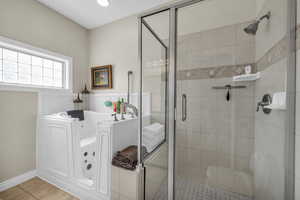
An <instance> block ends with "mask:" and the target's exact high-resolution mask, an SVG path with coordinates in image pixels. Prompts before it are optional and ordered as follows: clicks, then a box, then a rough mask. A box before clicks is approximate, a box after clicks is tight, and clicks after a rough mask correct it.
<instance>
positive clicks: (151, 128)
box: [144, 123, 164, 134]
mask: <svg viewBox="0 0 300 200" xmlns="http://www.w3.org/2000/svg"><path fill="white" fill-rule="evenodd" d="M163 129H164V126H163V125H161V124H160V123H154V124H151V125H149V126H145V127H144V130H145V131H149V132H153V133H154V134H160V133H161V132H162V131H163Z"/></svg>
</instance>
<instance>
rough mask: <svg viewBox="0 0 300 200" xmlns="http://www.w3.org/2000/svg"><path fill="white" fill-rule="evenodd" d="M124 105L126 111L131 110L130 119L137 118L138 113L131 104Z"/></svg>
mask: <svg viewBox="0 0 300 200" xmlns="http://www.w3.org/2000/svg"><path fill="white" fill-rule="evenodd" d="M124 105H125V108H126V110H127V109H128V108H130V109H131V110H132V112H133V113H132V115H131V116H132V118H133V117H138V115H139V113H138V109H137V107H135V106H134V105H132V104H130V103H124Z"/></svg>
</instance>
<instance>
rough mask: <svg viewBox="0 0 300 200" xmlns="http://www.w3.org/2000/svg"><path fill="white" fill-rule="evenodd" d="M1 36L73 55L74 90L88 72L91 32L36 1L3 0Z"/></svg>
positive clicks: (83, 80) (0, 16) (0, 12)
mask: <svg viewBox="0 0 300 200" xmlns="http://www.w3.org/2000/svg"><path fill="white" fill-rule="evenodd" d="M0 27H1V28H0V36H4V37H8V38H10V39H14V40H17V41H21V42H24V43H26V44H30V45H33V46H36V47H39V48H44V49H47V50H50V51H53V52H56V53H60V54H63V55H65V56H70V57H73V75H74V80H73V83H74V89H75V91H76V90H80V89H81V88H82V87H83V85H84V83H85V82H86V79H87V76H88V74H87V72H88V68H87V66H88V33H87V30H86V29H84V28H82V27H81V26H79V25H78V24H76V23H73V22H72V21H70V20H69V19H67V18H65V17H63V16H62V15H60V14H58V13H57V12H55V11H53V10H51V9H49V8H47V7H46V6H44V5H42V4H40V3H38V2H37V1H35V0H1V1H0Z"/></svg>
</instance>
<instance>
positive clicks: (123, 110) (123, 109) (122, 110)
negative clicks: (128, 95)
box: [121, 98, 126, 113]
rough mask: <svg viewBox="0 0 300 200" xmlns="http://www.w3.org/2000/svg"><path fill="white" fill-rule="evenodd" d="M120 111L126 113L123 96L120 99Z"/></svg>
mask: <svg viewBox="0 0 300 200" xmlns="http://www.w3.org/2000/svg"><path fill="white" fill-rule="evenodd" d="M121 107H122V108H121V113H126V110H125V103H124V98H122V99H121Z"/></svg>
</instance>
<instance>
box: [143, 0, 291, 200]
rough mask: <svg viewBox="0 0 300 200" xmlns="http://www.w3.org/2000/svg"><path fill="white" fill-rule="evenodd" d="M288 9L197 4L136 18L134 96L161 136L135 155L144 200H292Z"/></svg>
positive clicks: (235, 1) (283, 5)
mask: <svg viewBox="0 0 300 200" xmlns="http://www.w3.org/2000/svg"><path fill="white" fill-rule="evenodd" d="M295 3H296V1H294V0H265V1H252V0H248V1H244V0H227V1H218V0H209V1H206V0H202V1H201V0H194V1H183V2H177V3H173V4H171V5H167V6H164V7H161V8H158V9H155V10H153V11H150V12H147V13H144V14H142V15H140V16H139V41H140V43H139V59H140V65H141V91H140V92H141V94H142V93H144V92H150V93H151V96H152V108H151V109H152V110H151V116H152V118H151V121H152V122H151V123H153V122H159V123H160V124H164V125H165V132H166V141H165V142H164V143H162V144H161V145H160V146H159V147H158V148H156V149H155V150H154V151H153V152H152V153H151V154H150V155H149V154H148V155H147V157H145V158H144V157H142V155H140V157H141V163H140V167H141V168H143V169H144V172H145V174H144V188H143V191H144V198H145V199H146V200H174V199H175V200H253V199H255V200H293V199H294V192H293V191H294V173H293V172H294V151H293V149H294V141H295V136H294V134H293V133H294V131H295V127H294V124H293V122H294V120H295V116H294V115H293V113H294V110H295V106H294V103H293V99H294V98H295V93H294V92H295V91H294V90H293V88H295V79H294V78H293V77H294V76H295V55H294V54H290V53H291V49H293V48H292V47H293V45H294V44H295V37H294V36H295V26H296V25H295V18H293V17H295V16H294V15H295V5H296V4H295ZM261 16H262V17H261ZM257 19H258V20H257ZM265 19H266V20H267V21H266V22H267V23H266V24H265V23H263V22H265ZM260 23H263V24H260ZM245 27H246V28H245ZM258 30H259V31H258ZM293 70H294V71H293ZM287 94H288V95H287ZM266 95H267V96H268V99H267V100H268V101H266V102H265V101H264V97H265V96H266ZM140 104H141V105H142V104H143V98H141V101H140ZM257 106H258V107H259V108H261V107H262V108H263V109H257ZM265 110H269V111H271V112H264V111H265ZM140 123H141V124H140V127H143V122H142V120H140ZM142 133H143V130H142V128H141V129H140V143H139V147H140V149H141V148H142V145H143V136H142V135H143V134H142Z"/></svg>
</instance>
